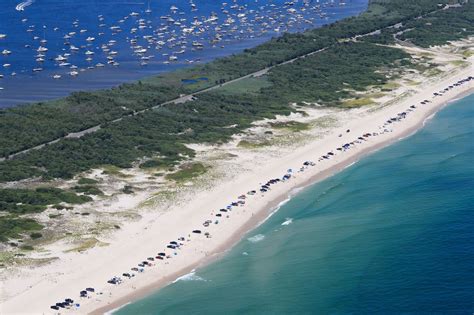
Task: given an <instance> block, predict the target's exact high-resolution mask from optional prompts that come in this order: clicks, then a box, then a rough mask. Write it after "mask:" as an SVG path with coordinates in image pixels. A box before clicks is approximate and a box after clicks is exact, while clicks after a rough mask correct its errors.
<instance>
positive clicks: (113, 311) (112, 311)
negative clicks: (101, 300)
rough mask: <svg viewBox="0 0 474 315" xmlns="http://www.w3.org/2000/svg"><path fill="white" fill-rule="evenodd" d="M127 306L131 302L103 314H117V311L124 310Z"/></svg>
mask: <svg viewBox="0 0 474 315" xmlns="http://www.w3.org/2000/svg"><path fill="white" fill-rule="evenodd" d="M128 304H131V302H128V303H125V304H124V305H121V306H119V307H117V308H114V309H113V310H110V311H108V312H105V313H104V315H112V314H113V313H115V312H117V311H118V310H120V309H122V308H124V307H125V306H127V305H128Z"/></svg>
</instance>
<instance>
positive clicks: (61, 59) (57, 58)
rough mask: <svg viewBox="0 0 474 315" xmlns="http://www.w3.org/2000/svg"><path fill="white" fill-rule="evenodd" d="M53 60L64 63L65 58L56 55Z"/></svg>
mask: <svg viewBox="0 0 474 315" xmlns="http://www.w3.org/2000/svg"><path fill="white" fill-rule="evenodd" d="M54 60H55V61H61V62H62V61H66V60H67V58H66V57H63V56H61V55H58V56H57V57H56V58H54Z"/></svg>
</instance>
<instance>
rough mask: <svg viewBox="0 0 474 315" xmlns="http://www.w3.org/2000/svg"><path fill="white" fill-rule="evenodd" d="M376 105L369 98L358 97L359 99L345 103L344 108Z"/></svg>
mask: <svg viewBox="0 0 474 315" xmlns="http://www.w3.org/2000/svg"><path fill="white" fill-rule="evenodd" d="M373 104H375V103H374V101H373V100H372V99H371V98H369V97H358V98H353V99H350V100H347V101H344V107H349V108H351V107H361V106H367V105H373Z"/></svg>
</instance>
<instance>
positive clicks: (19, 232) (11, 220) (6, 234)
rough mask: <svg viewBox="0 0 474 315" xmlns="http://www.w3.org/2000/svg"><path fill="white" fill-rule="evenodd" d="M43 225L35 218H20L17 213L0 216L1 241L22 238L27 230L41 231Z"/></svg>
mask: <svg viewBox="0 0 474 315" xmlns="http://www.w3.org/2000/svg"><path fill="white" fill-rule="evenodd" d="M42 229H43V225H41V224H40V223H38V222H37V221H36V220H34V219H30V218H19V217H17V216H15V215H6V216H0V242H8V241H9V240H10V239H21V238H22V237H23V235H24V234H25V233H27V232H32V231H39V230H42Z"/></svg>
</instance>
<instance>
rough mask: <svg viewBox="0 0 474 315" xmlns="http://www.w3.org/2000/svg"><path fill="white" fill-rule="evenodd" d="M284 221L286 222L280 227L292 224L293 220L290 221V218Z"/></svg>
mask: <svg viewBox="0 0 474 315" xmlns="http://www.w3.org/2000/svg"><path fill="white" fill-rule="evenodd" d="M285 220H286V221H285V222H283V223H282V224H281V225H290V224H291V223H293V219H292V218H286V219H285Z"/></svg>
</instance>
